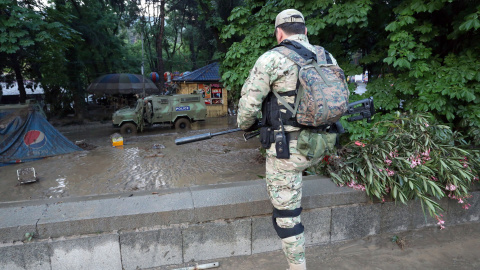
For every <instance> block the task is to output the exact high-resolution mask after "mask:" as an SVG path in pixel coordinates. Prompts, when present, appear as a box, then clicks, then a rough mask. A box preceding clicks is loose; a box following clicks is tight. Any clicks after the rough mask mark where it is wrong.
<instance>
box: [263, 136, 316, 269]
mask: <svg viewBox="0 0 480 270" xmlns="http://www.w3.org/2000/svg"><path fill="white" fill-rule="evenodd" d="M296 145H297V141H296V140H292V141H290V143H289V146H290V147H289V148H290V158H289V159H278V158H276V151H275V144H274V143H273V144H272V146H271V147H270V148H269V149H267V162H266V163H267V164H266V180H267V191H268V196H269V198H270V201H271V202H272V204H273V207H275V208H277V209H279V210H294V209H296V208H299V207H301V200H302V172H303V170H305V169H306V168H308V167H310V166H312V165H314V164H316V163H318V162H319V161H320V160H321V158H318V159H315V160H309V159H307V158H306V157H305V156H303V155H301V154H300V153H299V152H298V151H297V148H296ZM275 220H276V222H277V225H278V226H279V227H280V228H293V227H294V226H295V225H296V224H298V223H300V222H301V218H300V216H298V217H287V218H276V219H275ZM282 249H283V252H284V253H285V256H286V258H287V261H288V262H289V264H301V263H304V262H305V237H304V233H301V234H299V235H295V236H291V237H288V238H284V239H282Z"/></svg>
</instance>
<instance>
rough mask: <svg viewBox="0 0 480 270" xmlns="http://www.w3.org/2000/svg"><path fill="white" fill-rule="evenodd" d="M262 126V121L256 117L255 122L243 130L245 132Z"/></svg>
mask: <svg viewBox="0 0 480 270" xmlns="http://www.w3.org/2000/svg"><path fill="white" fill-rule="evenodd" d="M261 126H262V124H261V122H260V121H259V120H258V118H257V119H255V122H254V123H253V124H252V125H251V126H250V127H249V128H247V129H244V130H243V131H245V132H252V131H254V130H257V129H259V128H260V127H261Z"/></svg>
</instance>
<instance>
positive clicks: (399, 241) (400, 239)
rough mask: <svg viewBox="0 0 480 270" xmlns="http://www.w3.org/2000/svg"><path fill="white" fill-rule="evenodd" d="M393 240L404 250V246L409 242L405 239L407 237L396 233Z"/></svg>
mask: <svg viewBox="0 0 480 270" xmlns="http://www.w3.org/2000/svg"><path fill="white" fill-rule="evenodd" d="M392 242H394V243H396V244H397V245H398V246H399V247H400V249H401V250H403V248H404V247H405V245H406V244H407V242H406V241H405V237H399V236H398V235H394V236H393V237H392Z"/></svg>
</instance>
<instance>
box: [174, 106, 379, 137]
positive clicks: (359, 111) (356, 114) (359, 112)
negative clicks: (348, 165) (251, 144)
mask: <svg viewBox="0 0 480 270" xmlns="http://www.w3.org/2000/svg"><path fill="white" fill-rule="evenodd" d="M374 114H375V107H374V106H373V97H370V98H366V99H362V100H359V101H355V102H352V103H349V104H348V106H347V112H346V113H345V114H344V115H351V117H349V118H347V121H348V122H353V121H359V120H362V119H365V118H366V119H367V122H369V123H370V121H371V118H372V116H373V115H374ZM259 127H260V126H259ZM241 130H242V129H240V128H235V129H230V130H226V131H221V132H217V133H204V134H199V135H193V136H189V137H184V138H178V139H176V140H175V144H176V145H181V144H186V143H192V142H198V141H203V140H208V139H211V138H213V137H215V136H220V135H224V134H228V133H232V132H237V131H241ZM332 131H334V132H337V133H345V130H344V129H343V127H342V125H341V124H340V121H339V122H337V123H335V125H334V127H332V130H331V131H330V132H332ZM259 134H260V131H258V130H256V131H252V132H245V133H244V134H243V138H244V139H245V141H247V140H249V139H251V138H253V137H256V136H258V135H259Z"/></svg>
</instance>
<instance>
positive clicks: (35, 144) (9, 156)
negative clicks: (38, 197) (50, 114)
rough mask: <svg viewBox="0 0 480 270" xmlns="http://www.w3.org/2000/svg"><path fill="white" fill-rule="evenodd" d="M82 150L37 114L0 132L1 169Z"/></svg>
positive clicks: (16, 119)
mask: <svg viewBox="0 0 480 270" xmlns="http://www.w3.org/2000/svg"><path fill="white" fill-rule="evenodd" d="M82 150H83V149H82V148H80V147H78V146H76V145H75V144H74V143H72V142H71V141H69V140H68V139H67V138H65V136H63V135H62V134H61V133H60V132H59V131H58V130H56V129H55V128H54V127H53V126H52V125H50V123H49V122H48V121H47V120H46V119H45V118H44V117H43V116H42V115H41V114H40V113H38V112H36V111H31V112H29V114H28V116H27V118H26V120H25V121H24V122H23V120H22V119H21V118H20V117H16V118H15V119H13V120H12V121H11V122H10V123H9V124H8V125H6V126H5V127H4V128H0V166H4V165H8V164H13V163H20V162H26V161H32V160H36V159H39V158H44V157H49V156H56V155H61V154H67V153H71V152H75V151H82Z"/></svg>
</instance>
